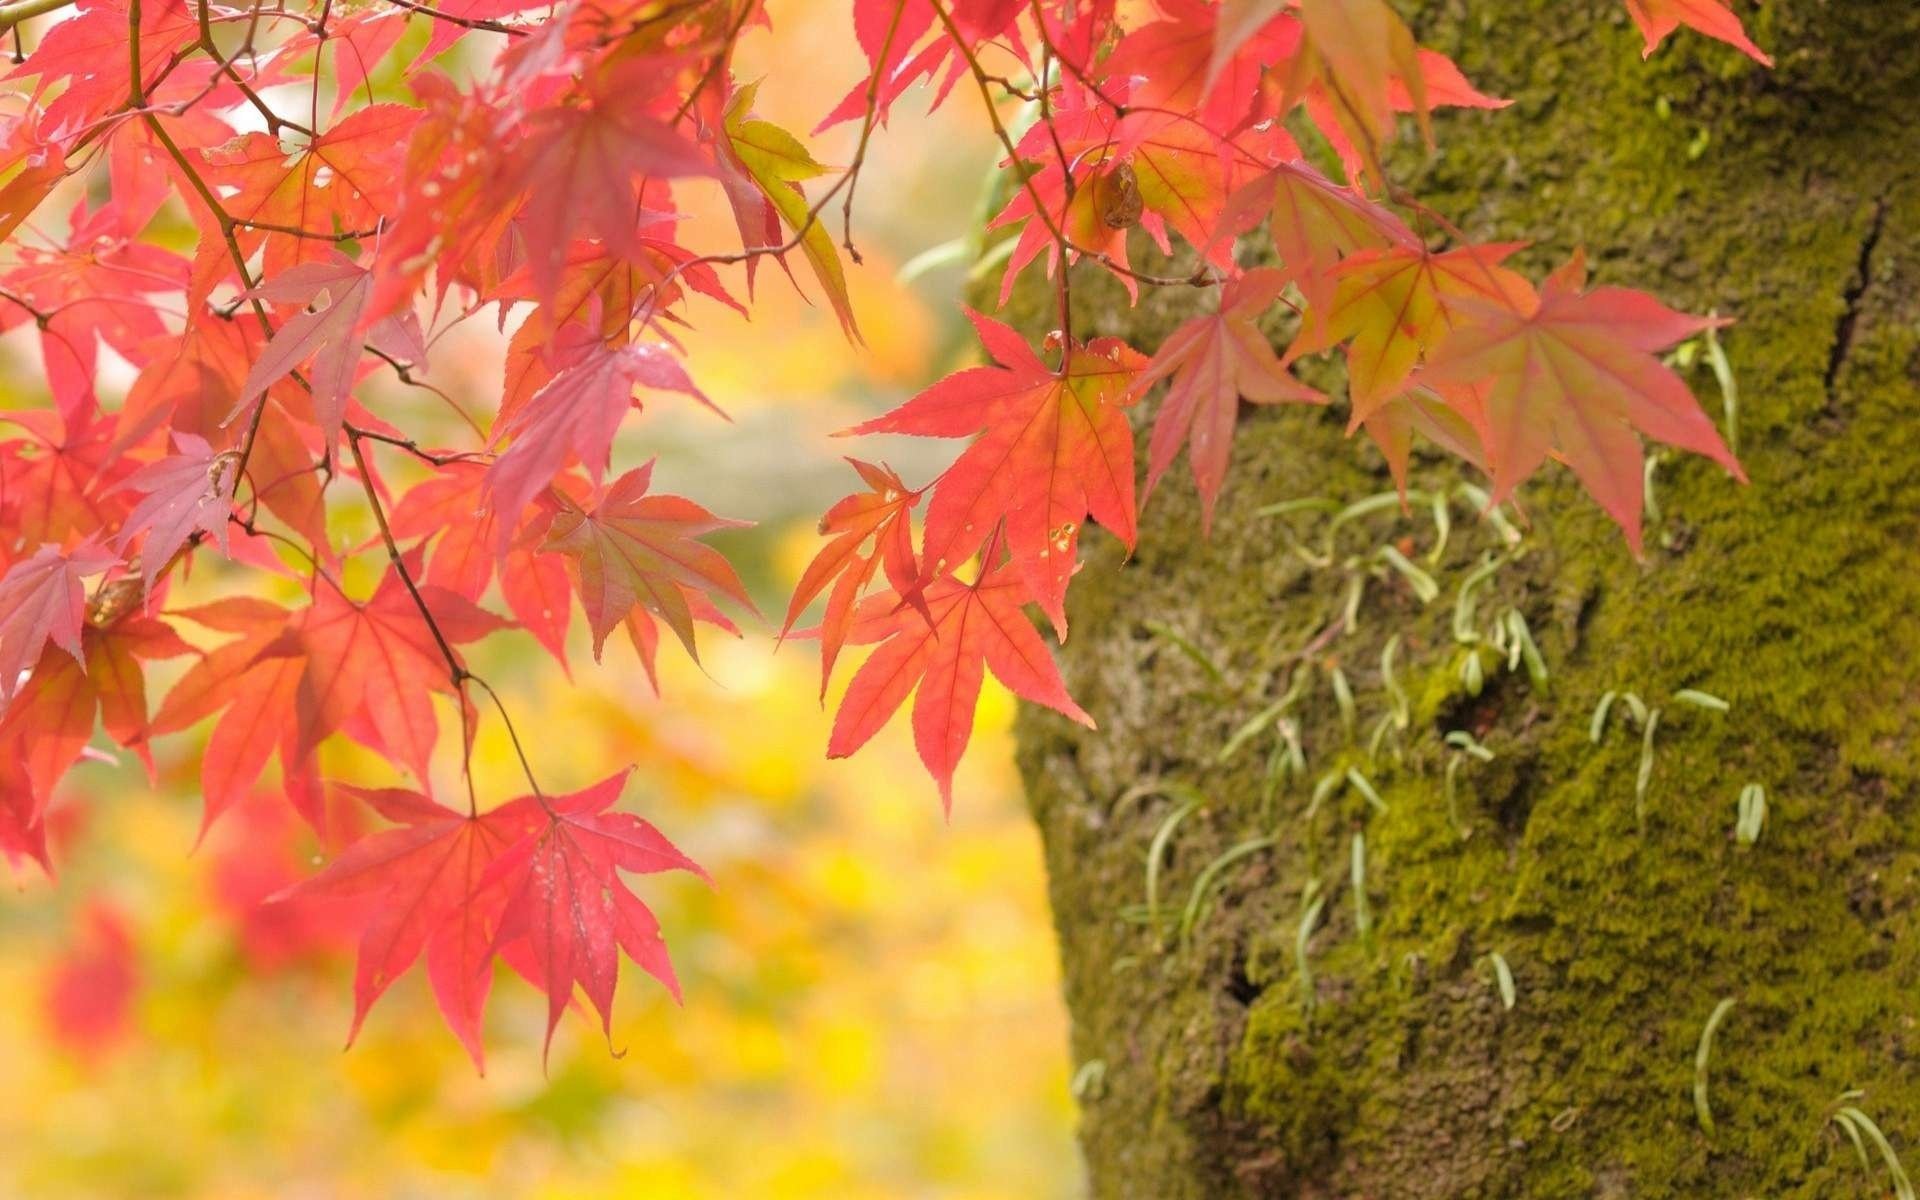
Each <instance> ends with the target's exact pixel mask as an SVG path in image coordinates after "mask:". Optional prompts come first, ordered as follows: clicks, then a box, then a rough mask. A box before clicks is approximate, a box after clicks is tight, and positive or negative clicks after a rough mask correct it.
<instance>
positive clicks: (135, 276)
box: [0, 202, 186, 417]
mask: <svg viewBox="0 0 1920 1200" xmlns="http://www.w3.org/2000/svg"><path fill="white" fill-rule="evenodd" d="M71 220H72V224H73V232H72V233H71V234H70V235H69V236H68V239H67V242H66V244H65V245H64V246H63V247H61V248H59V249H55V250H46V249H40V248H38V247H31V246H29V247H22V248H20V263H19V265H18V266H15V267H14V268H12V269H11V270H9V271H7V272H6V274H5V275H4V276H3V277H0V281H3V282H4V286H5V288H6V290H7V291H8V292H10V293H12V294H13V295H15V296H18V297H20V298H21V299H24V300H25V301H27V302H29V303H31V304H32V305H33V306H34V307H35V308H36V309H37V310H38V311H39V312H40V313H41V314H42V315H43V317H44V321H43V322H41V323H40V352H41V359H42V361H43V362H44V363H45V366H46V372H47V386H48V388H49V390H51V391H52V392H53V396H54V400H55V403H56V405H57V406H58V407H59V409H60V411H61V413H62V414H63V415H66V416H68V417H72V416H74V415H75V414H76V413H77V412H78V411H79V410H80V409H81V408H82V407H83V406H85V405H87V404H89V403H90V402H91V401H92V399H93V395H94V388H93V384H94V373H95V370H96V369H97V367H98V360H99V344H100V343H101V342H105V343H106V344H107V345H109V346H111V347H112V348H113V349H114V350H115V351H116V352H117V353H119V354H120V355H121V356H122V357H123V358H126V359H128V360H129V361H131V362H133V363H135V364H136V365H137V364H139V362H140V361H141V358H142V355H143V353H144V351H145V350H146V349H147V347H148V346H149V345H151V344H152V343H153V341H154V340H155V339H157V338H159V337H161V336H162V335H164V334H165V333H166V325H165V323H164V322H163V321H162V320H161V318H160V313H159V311H158V310H157V309H156V307H155V296H156V294H160V293H165V292H169V291H174V290H176V289H178V288H179V287H180V286H181V285H182V284H183V283H184V281H185V267H186V260H185V259H183V258H181V257H180V256H179V255H177V254H174V253H173V252H172V251H169V250H164V249H162V248H160V247H158V246H151V245H147V244H145V243H142V242H138V241H135V240H133V239H132V238H130V237H128V236H127V235H126V234H125V233H124V232H122V231H121V230H120V228H119V227H118V224H117V222H116V219H115V214H114V213H113V212H112V210H110V209H104V208H103V209H99V210H95V211H92V212H89V211H88V209H87V207H86V204H85V203H84V202H82V203H81V204H80V205H79V206H78V207H76V209H75V210H74V213H73V215H72V218H71Z"/></svg>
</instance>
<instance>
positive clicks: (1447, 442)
mask: <svg viewBox="0 0 1920 1200" xmlns="http://www.w3.org/2000/svg"><path fill="white" fill-rule="evenodd" d="M1361 424H1362V427H1363V428H1365V430H1366V431H1367V437H1368V438H1370V439H1371V440H1372V441H1373V444H1374V445H1375V446H1377V447H1379V449H1380V453H1381V456H1382V457H1384V458H1385V459H1386V460H1387V469H1388V470H1389V471H1391V472H1392V473H1393V484H1394V487H1396V488H1397V489H1399V491H1400V494H1401V495H1402V496H1405V495H1406V492H1407V460H1408V458H1409V457H1410V456H1411V455H1412V453H1413V435H1414V434H1415V433H1419V434H1421V435H1422V436H1424V437H1426V438H1427V439H1428V440H1430V441H1432V442H1434V443H1435V444H1436V445H1438V446H1440V447H1441V448H1442V449H1444V450H1445V451H1447V453H1449V454H1452V455H1453V456H1455V457H1456V458H1459V459H1461V460H1463V461H1465V462H1469V463H1472V464H1473V465H1474V466H1476V467H1481V468H1482V469H1484V468H1485V466H1486V454H1485V453H1484V452H1483V451H1482V450H1481V448H1480V434H1479V431H1478V430H1476V429H1475V428H1474V427H1473V425H1472V423H1471V422H1469V421H1468V420H1467V418H1466V417H1465V416H1463V415H1462V414H1461V412H1460V410H1459V409H1458V408H1456V407H1455V406H1453V405H1450V404H1448V403H1447V402H1446V401H1445V400H1443V399H1441V398H1440V396H1439V395H1438V394H1436V393H1435V392H1434V391H1433V390H1432V389H1430V388H1425V387H1415V388H1411V389H1409V390H1407V391H1405V392H1403V393H1401V394H1400V395H1398V396H1395V397H1393V398H1392V399H1390V400H1385V401H1382V402H1381V403H1380V404H1378V405H1377V406H1375V408H1374V409H1373V411H1372V412H1370V413H1369V414H1368V415H1367V417H1366V419H1365V420H1364V421H1363V422H1361Z"/></svg>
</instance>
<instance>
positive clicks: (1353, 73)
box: [1280, 0, 1433, 181]
mask: <svg viewBox="0 0 1920 1200" xmlns="http://www.w3.org/2000/svg"><path fill="white" fill-rule="evenodd" d="M1298 2H1299V10H1300V23H1301V25H1302V26H1304V27H1305V30H1306V45H1305V47H1304V50H1305V52H1304V53H1301V54H1299V55H1297V56H1296V57H1295V58H1294V60H1293V63H1292V69H1291V70H1290V71H1289V73H1288V75H1287V77H1286V81H1285V89H1286V91H1285V95H1284V96H1283V98H1282V100H1281V102H1280V111H1281V112H1285V111H1287V110H1288V109H1290V108H1291V107H1292V103H1291V101H1292V99H1293V98H1294V97H1297V96H1299V95H1300V94H1302V93H1303V92H1304V91H1305V90H1306V88H1307V87H1308V86H1309V85H1310V84H1312V83H1316V82H1317V83H1320V84H1321V85H1322V86H1324V87H1325V88H1326V90H1327V92H1328V93H1329V94H1330V95H1331V96H1332V97H1333V99H1334V105H1333V108H1334V112H1335V115H1336V117H1337V118H1338V123H1339V125H1340V127H1341V128H1342V129H1343V130H1344V131H1345V132H1346V133H1347V135H1348V137H1349V138H1350V139H1351V140H1352V142H1353V143H1354V144H1355V145H1356V146H1358V147H1359V149H1360V152H1361V160H1362V161H1363V162H1364V163H1365V164H1366V167H1367V170H1368V173H1369V174H1370V175H1371V176H1372V177H1373V178H1374V179H1375V180H1376V181H1378V180H1381V179H1384V178H1385V176H1384V173H1383V172H1382V171H1381V169H1380V161H1379V146H1380V144H1381V143H1382V142H1384V141H1385V140H1386V139H1387V138H1389V137H1390V136H1392V134H1393V124H1394V111H1395V105H1394V103H1393V101H1394V95H1393V90H1392V85H1393V84H1394V83H1395V82H1396V81H1397V82H1398V83H1399V84H1400V85H1401V87H1403V88H1404V89H1405V95H1406V97H1407V99H1408V100H1409V101H1410V107H1411V108H1412V110H1413V114H1414V118H1415V120H1417V121H1418V122H1419V124H1420V131H1421V133H1423V134H1424V135H1426V138H1427V141H1428V143H1429V144H1431V143H1432V141H1433V129H1432V126H1431V124H1430V122H1429V115H1428V114H1429V106H1428V103H1427V93H1426V75H1425V73H1424V72H1423V70H1422V69H1421V65H1420V56H1419V46H1418V45H1416V44H1415V42H1414V40H1413V32H1412V31H1411V30H1409V29H1408V28H1407V25H1406V22H1404V21H1402V20H1401V19H1400V16H1399V14H1398V13H1396V12H1394V11H1393V8H1392V7H1391V6H1390V5H1389V4H1387V2H1386V0H1298Z"/></svg>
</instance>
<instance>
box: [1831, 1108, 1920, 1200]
mask: <svg viewBox="0 0 1920 1200" xmlns="http://www.w3.org/2000/svg"><path fill="white" fill-rule="evenodd" d="M1865 1096H1866V1093H1865V1092H1862V1091H1857V1090H1856V1091H1846V1092H1842V1093H1840V1095H1839V1096H1838V1097H1836V1098H1835V1100H1834V1103H1835V1105H1836V1106H1837V1107H1836V1108H1835V1109H1834V1111H1833V1114H1832V1115H1831V1116H1830V1117H1829V1118H1828V1120H1829V1121H1831V1122H1832V1123H1833V1124H1835V1125H1838V1126H1839V1127H1840V1130H1841V1132H1842V1133H1845V1134H1846V1135H1847V1140H1848V1141H1850V1142H1852V1143H1853V1152H1854V1154H1855V1155H1856V1156H1857V1157H1858V1158H1859V1159H1860V1169H1861V1170H1863V1171H1865V1172H1867V1173H1868V1174H1872V1173H1873V1160H1872V1159H1870V1158H1869V1157H1868V1156H1867V1143H1868V1142H1871V1143H1873V1148H1874V1149H1875V1150H1877V1151H1878V1152H1879V1154H1880V1161H1881V1162H1882V1163H1884V1164H1886V1168H1887V1177H1888V1179H1889V1180H1890V1181H1891V1182H1892V1184H1893V1194H1894V1197H1895V1200H1915V1194H1914V1189H1913V1180H1911V1179H1910V1178H1908V1177H1907V1170H1906V1168H1905V1167H1903V1166H1901V1165H1900V1156H1899V1155H1898V1154H1896V1153H1895V1152H1894V1149H1893V1143H1892V1142H1890V1141H1888V1140H1887V1135H1886V1134H1885V1133H1883V1132H1881V1130H1880V1126H1878V1125H1877V1124H1875V1123H1874V1120H1873V1118H1872V1117H1869V1116H1868V1115H1867V1114H1866V1113H1865V1112H1864V1111H1862V1110H1861V1109H1860V1107H1859V1106H1858V1105H1857V1104H1855V1103H1854V1101H1856V1100H1859V1099H1862V1098H1863V1097H1865Z"/></svg>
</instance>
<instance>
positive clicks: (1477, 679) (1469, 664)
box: [1460, 646, 1487, 696]
mask: <svg viewBox="0 0 1920 1200" xmlns="http://www.w3.org/2000/svg"><path fill="white" fill-rule="evenodd" d="M1460 686H1461V687H1462V688H1464V689H1466V693H1467V695H1469V696H1478V695H1479V694H1480V689H1482V688H1484V687H1486V686H1487V668H1486V664H1484V663H1482V662H1481V661H1480V651H1478V650H1476V649H1474V648H1473V647H1471V646H1469V647H1468V648H1467V651H1466V653H1465V654H1463V655H1461V657H1460Z"/></svg>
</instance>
